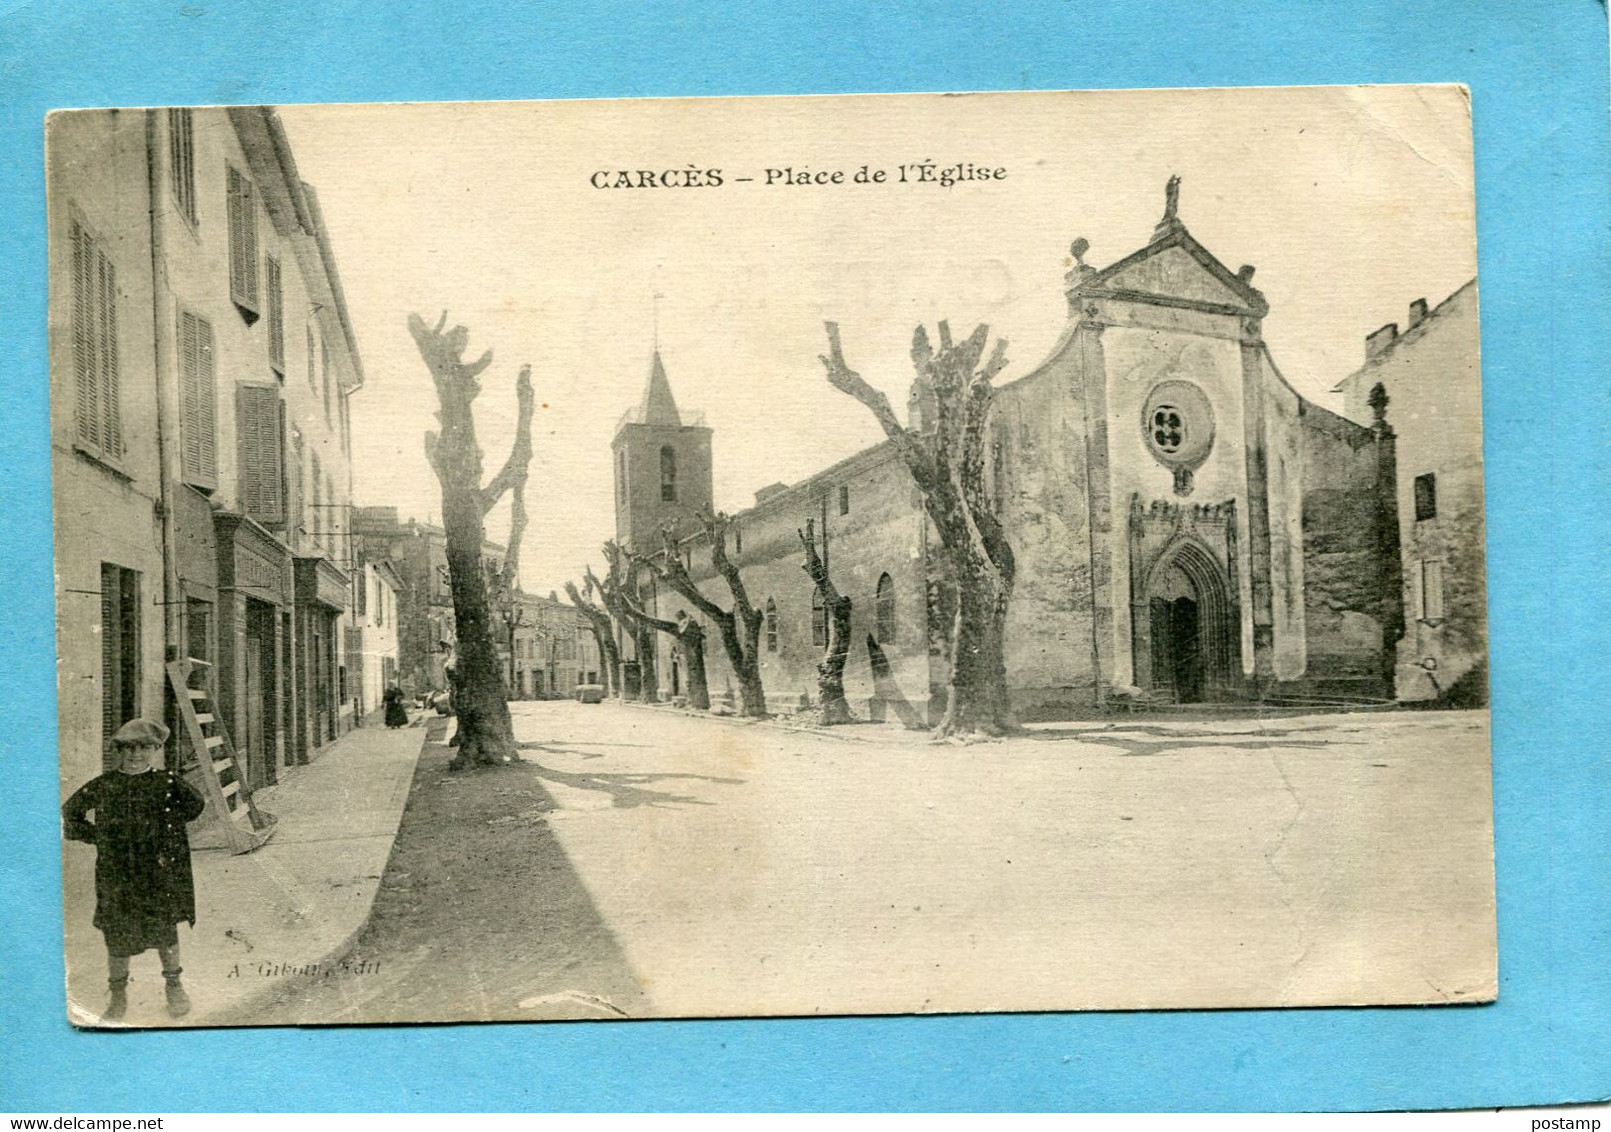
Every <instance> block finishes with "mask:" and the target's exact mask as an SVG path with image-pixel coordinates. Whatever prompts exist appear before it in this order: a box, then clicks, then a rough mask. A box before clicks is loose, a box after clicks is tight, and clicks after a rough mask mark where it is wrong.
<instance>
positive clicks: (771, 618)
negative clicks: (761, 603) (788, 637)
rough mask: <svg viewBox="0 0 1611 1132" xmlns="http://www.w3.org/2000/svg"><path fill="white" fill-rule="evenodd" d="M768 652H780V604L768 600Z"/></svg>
mask: <svg viewBox="0 0 1611 1132" xmlns="http://www.w3.org/2000/svg"><path fill="white" fill-rule="evenodd" d="M766 651H767V652H777V651H778V603H777V602H775V601H773V600H772V599H771V598H767V599H766Z"/></svg>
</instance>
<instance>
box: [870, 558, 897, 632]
mask: <svg viewBox="0 0 1611 1132" xmlns="http://www.w3.org/2000/svg"><path fill="white" fill-rule="evenodd" d="M873 608H874V614H875V616H874V619H873V635H874V637H875V638H876V639H877V641H878V643H879V644H881V645H892V644H894V643H895V579H893V578H891V577H890V576H889V575H888V574H882V575H880V576H879V579H878V589H877V591H876V600H875V602H874V606H873Z"/></svg>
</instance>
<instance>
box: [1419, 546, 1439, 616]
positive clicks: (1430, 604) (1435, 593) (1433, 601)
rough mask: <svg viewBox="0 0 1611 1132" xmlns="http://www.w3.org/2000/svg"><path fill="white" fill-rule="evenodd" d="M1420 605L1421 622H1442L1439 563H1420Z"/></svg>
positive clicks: (1434, 561)
mask: <svg viewBox="0 0 1611 1132" xmlns="http://www.w3.org/2000/svg"><path fill="white" fill-rule="evenodd" d="M1421 604H1422V610H1421V618H1422V620H1425V621H1433V622H1437V621H1442V620H1443V563H1442V562H1440V561H1436V560H1432V561H1427V562H1423V563H1421Z"/></svg>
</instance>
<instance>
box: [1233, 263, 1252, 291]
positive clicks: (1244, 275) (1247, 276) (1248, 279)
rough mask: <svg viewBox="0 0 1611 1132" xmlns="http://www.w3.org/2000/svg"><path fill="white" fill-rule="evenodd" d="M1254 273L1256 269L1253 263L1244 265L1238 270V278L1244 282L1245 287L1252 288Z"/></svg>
mask: <svg viewBox="0 0 1611 1132" xmlns="http://www.w3.org/2000/svg"><path fill="white" fill-rule="evenodd" d="M1253 271H1254V268H1253V265H1252V264H1251V263H1244V264H1243V265H1242V266H1241V267H1239V268H1237V270H1236V277H1237V278H1238V279H1240V280H1241V281H1242V283H1243V285H1244V286H1247V287H1251V286H1253Z"/></svg>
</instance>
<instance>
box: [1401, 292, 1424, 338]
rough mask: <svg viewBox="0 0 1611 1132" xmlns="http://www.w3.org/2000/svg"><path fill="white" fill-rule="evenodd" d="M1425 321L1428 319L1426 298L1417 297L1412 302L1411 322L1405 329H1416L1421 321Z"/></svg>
mask: <svg viewBox="0 0 1611 1132" xmlns="http://www.w3.org/2000/svg"><path fill="white" fill-rule="evenodd" d="M1425 321H1426V300H1425V299H1416V300H1415V301H1414V302H1413V303H1411V304H1410V324H1409V325H1408V326H1406V327H1405V328H1404V329H1405V330H1406V331H1410V330H1414V329H1415V328H1416V327H1417V326H1420V325H1421V323H1423V322H1425Z"/></svg>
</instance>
